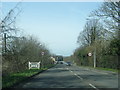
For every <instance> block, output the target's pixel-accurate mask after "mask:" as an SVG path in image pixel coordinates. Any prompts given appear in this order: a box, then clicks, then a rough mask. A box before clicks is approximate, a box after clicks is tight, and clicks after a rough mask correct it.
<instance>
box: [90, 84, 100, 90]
mask: <svg viewBox="0 0 120 90" xmlns="http://www.w3.org/2000/svg"><path fill="white" fill-rule="evenodd" d="M89 85H90V86H91V87H93V88H94V89H96V90H99V89H98V88H96V87H95V86H94V85H92V84H91V83H89Z"/></svg>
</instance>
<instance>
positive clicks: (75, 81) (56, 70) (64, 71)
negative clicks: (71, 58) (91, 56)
mask: <svg viewBox="0 0 120 90" xmlns="http://www.w3.org/2000/svg"><path fill="white" fill-rule="evenodd" d="M17 87H20V88H93V89H96V90H99V88H118V75H117V73H112V72H107V71H101V70H94V69H89V68H83V67H78V66H75V65H72V66H66V65H65V64H57V65H56V66H55V67H52V68H50V69H48V70H46V71H44V72H42V73H40V74H39V75H37V76H35V77H32V79H30V80H28V81H27V82H24V83H21V84H20V85H18V86H17ZM17 87H16V88H17Z"/></svg>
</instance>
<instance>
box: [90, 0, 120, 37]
mask: <svg viewBox="0 0 120 90" xmlns="http://www.w3.org/2000/svg"><path fill="white" fill-rule="evenodd" d="M93 15H95V16H97V17H102V20H103V21H104V23H105V24H106V28H108V29H109V30H114V31H115V32H116V33H117V36H119V38H120V27H119V26H120V1H118V2H113V1H111V2H104V3H103V4H102V5H101V7H100V8H99V9H98V10H95V11H93V12H92V13H91V16H93Z"/></svg>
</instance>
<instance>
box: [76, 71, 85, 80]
mask: <svg viewBox="0 0 120 90" xmlns="http://www.w3.org/2000/svg"><path fill="white" fill-rule="evenodd" d="M74 75H75V76H77V77H78V78H79V79H81V80H83V78H81V77H80V76H78V75H77V74H76V73H75V74H74Z"/></svg>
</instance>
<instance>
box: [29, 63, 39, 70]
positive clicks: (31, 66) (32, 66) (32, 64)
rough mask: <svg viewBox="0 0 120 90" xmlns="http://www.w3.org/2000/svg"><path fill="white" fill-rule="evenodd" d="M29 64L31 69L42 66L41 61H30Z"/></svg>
mask: <svg viewBox="0 0 120 90" xmlns="http://www.w3.org/2000/svg"><path fill="white" fill-rule="evenodd" d="M28 65H29V69H31V68H37V69H39V68H40V62H28Z"/></svg>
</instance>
